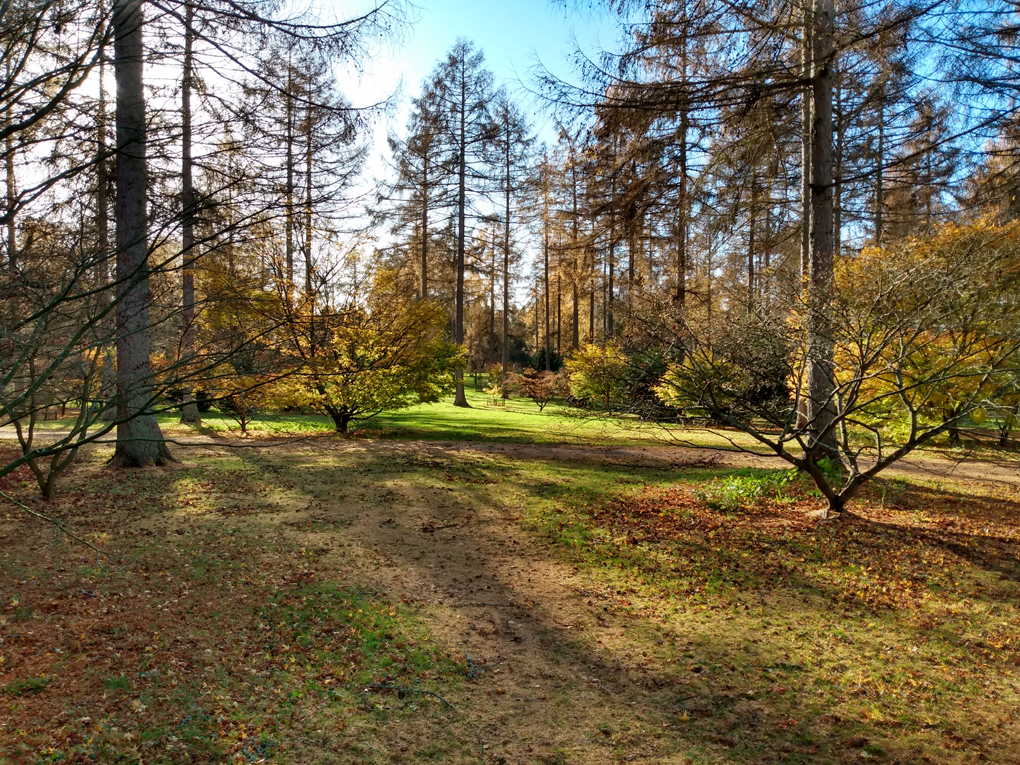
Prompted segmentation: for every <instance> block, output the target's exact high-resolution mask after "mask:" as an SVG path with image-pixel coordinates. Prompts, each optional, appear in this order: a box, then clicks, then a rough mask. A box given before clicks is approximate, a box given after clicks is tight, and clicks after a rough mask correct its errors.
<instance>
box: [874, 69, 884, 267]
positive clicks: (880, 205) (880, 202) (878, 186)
mask: <svg viewBox="0 0 1020 765" xmlns="http://www.w3.org/2000/svg"><path fill="white" fill-rule="evenodd" d="M877 148H878V151H877V156H876V157H875V245H876V246H879V247H881V246H882V229H883V228H884V224H883V222H882V213H883V211H884V207H885V183H884V179H883V170H884V166H885V87H884V85H883V87H882V90H881V92H880V93H879V96H878V147H877Z"/></svg>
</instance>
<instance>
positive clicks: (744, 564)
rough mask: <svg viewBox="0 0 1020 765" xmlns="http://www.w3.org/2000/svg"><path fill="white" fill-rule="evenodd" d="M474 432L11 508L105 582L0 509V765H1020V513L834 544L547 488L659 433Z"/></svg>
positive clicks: (392, 437) (811, 502) (574, 427)
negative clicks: (59, 528)
mask: <svg viewBox="0 0 1020 765" xmlns="http://www.w3.org/2000/svg"><path fill="white" fill-rule="evenodd" d="M483 398H484V397H481V396H474V397H473V401H474V402H476V403H478V404H479V405H478V406H476V407H475V408H474V409H472V410H454V409H453V408H452V407H447V406H446V405H436V406H435V407H431V408H430V407H421V408H419V409H418V410H416V411H409V412H405V413H397V414H394V415H388V416H386V417H385V418H380V420H379V422H378V423H377V424H376V425H374V426H373V430H372V431H370V433H371V434H372V435H373V436H375V435H382V436H385V437H383V438H377V437H362V438H352V439H332V438H329V439H312V440H309V441H306V442H292V443H288V444H286V445H284V446H279V447H259V446H258V443H259V439H257V438H253V439H250V440H249V441H247V442H246V444H248V445H253V446H254V448H234V447H233V446H231V442H218V443H215V444H212V445H210V446H207V447H199V446H191V447H178V452H179V455H180V456H181V457H182V458H183V465H182V466H180V467H176V468H172V469H167V470H158V469H152V470H141V471H115V470H111V469H109V468H106V467H104V464H103V463H104V460H105V458H106V457H107V456H108V455H109V447H108V446H98V447H95V448H93V449H90V450H89V451H88V452H86V453H85V454H84V455H83V456H82V458H81V459H80V460H79V462H78V463H77V464H76V465H75V466H74V467H73V468H72V470H71V472H70V473H69V474H68V476H67V477H66V479H65V480H64V482H63V484H62V488H61V491H60V493H59V496H58V498H57V499H56V500H55V501H54V502H52V503H42V502H39V501H31V500H32V497H33V485H32V483H31V481H30V480H29V478H30V477H29V476H28V474H27V473H26V472H25V471H24V470H22V471H19V472H18V473H16V474H12V475H9V476H6V477H5V478H3V479H0V490H2V491H3V492H5V493H6V494H9V495H11V496H12V497H14V498H16V499H19V500H21V501H25V502H26V503H27V504H29V506H30V507H32V508H33V509H36V510H40V511H43V512H46V513H49V514H52V515H54V516H57V517H59V518H61V519H62V520H63V521H64V522H66V523H67V524H68V526H69V527H70V528H71V529H73V530H74V531H75V532H76V533H78V534H79V535H81V536H82V537H83V538H84V539H86V540H88V541H89V542H90V543H92V544H95V545H96V546H98V547H101V548H102V549H104V550H107V551H110V552H111V553H113V554H114V556H116V557H106V556H98V555H97V554H96V553H95V552H94V551H92V550H90V549H88V548H87V547H84V546H82V545H80V544H78V543H75V542H73V541H71V540H69V539H68V538H66V537H62V536H59V535H56V534H55V533H54V531H53V529H52V527H50V526H49V525H47V524H44V523H42V522H40V521H38V520H35V519H32V518H30V517H28V516H27V514H26V513H24V511H22V510H19V509H17V508H15V507H14V506H13V505H9V504H8V505H5V506H0V763H5V762H11V763H42V762H102V763H107V762H109V763H121V762H123V763H143V762H144V763H207V762H208V763H211V762H267V763H301V764H304V763H319V762H321V763H335V762H341V763H348V762H350V763H397V762H401V763H404V762H406V763H418V762H436V763H477V762H493V763H514V764H520V765H524V763H533V764H535V765H538V764H540V763H541V764H545V765H549V764H554V763H555V764H562V763H618V762H637V763H685V764H688V763H741V764H743V763H748V764H750V763H859V762H866V761H874V762H887V763H895V762H898V763H948V764H951V765H956V764H957V763H959V764H960V765H962V764H963V763H971V762H991V763H1004V764H1005V763H1016V762H1018V758H1017V752H1020V720H1018V719H1017V713H1016V710H1017V709H1018V708H1020V642H1018V638H1017V636H1018V635H1020V496H1018V494H1017V492H1016V490H1014V489H1013V488H1011V487H1009V486H1000V487H993V486H991V485H984V484H974V483H971V484H964V483H960V484H952V483H948V482H943V483H932V482H924V481H908V480H903V479H891V480H887V481H882V482H879V483H876V484H875V485H874V486H873V487H872V488H871V489H870V490H868V491H867V492H866V493H865V495H864V496H862V497H861V499H860V500H859V501H858V502H856V503H855V504H854V506H853V510H854V511H855V513H856V516H855V517H853V518H850V519H845V520H843V521H840V522H838V523H830V524H819V523H818V522H817V521H814V520H809V519H808V518H807V517H806V515H805V512H804V511H805V510H806V509H809V508H811V507H815V506H817V503H818V500H817V498H815V497H813V496H812V493H811V490H810V489H809V487H807V486H806V485H805V484H804V483H803V482H801V481H800V480H798V479H796V478H795V477H792V476H790V475H788V474H787V473H785V472H782V471H762V470H757V471H752V470H747V469H742V470H737V469H735V468H727V467H725V466H717V467H704V466H697V465H694V464H692V465H690V466H688V467H684V466H680V467H676V466H671V467H669V468H665V467H658V468H657V467H650V466H648V465H647V464H642V463H638V462H635V463H634V464H618V461H617V463H612V462H610V461H608V460H600V459H599V458H598V457H597V456H594V455H593V456H590V457H587V458H585V459H572V460H570V461H566V460H560V459H558V458H556V455H555V453H554V452H552V451H549V452H548V453H546V452H544V451H543V448H544V445H551V444H555V443H561V442H563V441H567V440H568V438H566V437H563V434H570V438H572V439H575V440H573V441H570V442H571V443H578V444H616V445H641V444H654V443H656V441H655V435H654V430H653V426H648V425H643V424H641V423H633V427H631V423H623V424H621V423H615V424H613V425H610V426H601V425H596V424H594V423H591V422H585V421H577V420H574V419H572V418H570V417H567V416H564V414H563V413H562V412H560V411H558V410H555V409H553V410H551V411H550V408H547V409H546V413H545V414H541V415H540V414H539V413H537V411H532V410H531V409H530V408H529V406H528V405H522V404H520V402H514V403H512V404H511V407H510V408H509V410H508V411H493V410H495V409H496V408H495V407H488V408H486V407H484V401H483ZM315 421H316V420H314V419H313V418H291V419H284V418H281V419H280V420H279V421H278V422H279V423H286V426H287V427H286V428H282V425H281V429H282V430H285V431H286V432H303V433H307V432H310V430H311V428H312V424H313V423H314V422H315ZM216 422H217V420H215V419H214V418H212V417H209V418H207V420H206V424H207V426H209V427H211V428H215V427H217V426H216ZM297 426H300V429H298V428H297ZM497 426H498V427H499V429H497ZM261 427H265V430H264V431H262V432H264V433H266V434H267V435H268V434H269V428H268V426H261ZM290 428H295V430H289V429H290ZM600 428H601V430H600ZM167 429H168V430H170V429H171V428H169V427H168V428H167ZM173 430H174V432H175V433H176V432H177V429H176V426H174V428H173ZM180 432H181V433H183V432H184V430H181V431H180ZM487 434H488V435H487ZM556 434H559V435H556ZM486 437H488V438H489V439H491V440H494V441H503V442H504V443H503V444H502V445H501V446H500V448H499V449H498V450H493V449H489V450H486V449H483V448H480V446H484V445H480V444H478V443H477V442H478V441H482V440H485V438H486ZM462 442H464V443H462ZM466 442H473V443H466ZM5 448H7V449H9V448H10V447H9V446H8V447H5Z"/></svg>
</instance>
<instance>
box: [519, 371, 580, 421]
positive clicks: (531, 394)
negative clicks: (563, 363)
mask: <svg viewBox="0 0 1020 765" xmlns="http://www.w3.org/2000/svg"><path fill="white" fill-rule="evenodd" d="M506 380H507V384H506V385H505V386H503V389H504V390H505V391H512V392H513V393H515V394H517V395H519V396H524V397H525V398H530V399H531V400H532V401H534V402H535V404H536V405H537V406H538V411H540V412H541V411H543V410H544V409H545V407H546V405H548V404H549V402H550V401H553V400H554V399H557V398H559V397H560V396H562V395H563V393H564V392H565V391H566V390H567V386H566V384H565V382H564V380H563V377H562V376H561V375H558V374H556V373H554V372H545V371H543V372H536V371H535V370H534V369H526V370H524V372H522V373H521V374H519V375H518V374H513V373H511V374H510V376H509V377H507V378H506Z"/></svg>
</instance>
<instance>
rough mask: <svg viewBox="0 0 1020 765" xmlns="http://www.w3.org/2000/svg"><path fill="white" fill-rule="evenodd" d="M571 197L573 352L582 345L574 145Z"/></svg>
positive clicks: (571, 169) (571, 339) (572, 151)
mask: <svg viewBox="0 0 1020 765" xmlns="http://www.w3.org/2000/svg"><path fill="white" fill-rule="evenodd" d="M570 197H571V203H570V205H571V210H570V213H571V214H570V220H571V223H570V226H571V232H570V234H571V242H570V261H571V263H572V265H573V268H571V279H570V281H571V287H572V295H571V297H572V299H573V314H572V316H571V335H570V347H571V348H572V349H573V350H575V351H576V350H577V348H578V345H579V343H580V339H581V338H580V334H581V327H580V310H581V307H580V299H579V296H578V292H577V272H578V267H577V237H578V227H577V163H576V157H574V145H573V143H571V144H570Z"/></svg>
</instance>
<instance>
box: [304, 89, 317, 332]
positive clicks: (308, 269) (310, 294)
mask: <svg viewBox="0 0 1020 765" xmlns="http://www.w3.org/2000/svg"><path fill="white" fill-rule="evenodd" d="M307 98H308V104H307V106H306V110H305V118H306V124H305V247H304V256H305V300H306V301H307V302H308V310H309V317H310V318H311V317H312V315H314V313H315V312H314V310H313V308H314V304H315V284H314V282H313V279H312V277H313V276H314V275H315V269H314V268H313V265H312V163H313V160H314V158H315V154H314V151H313V149H312V94H311V93H308V94H307Z"/></svg>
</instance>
